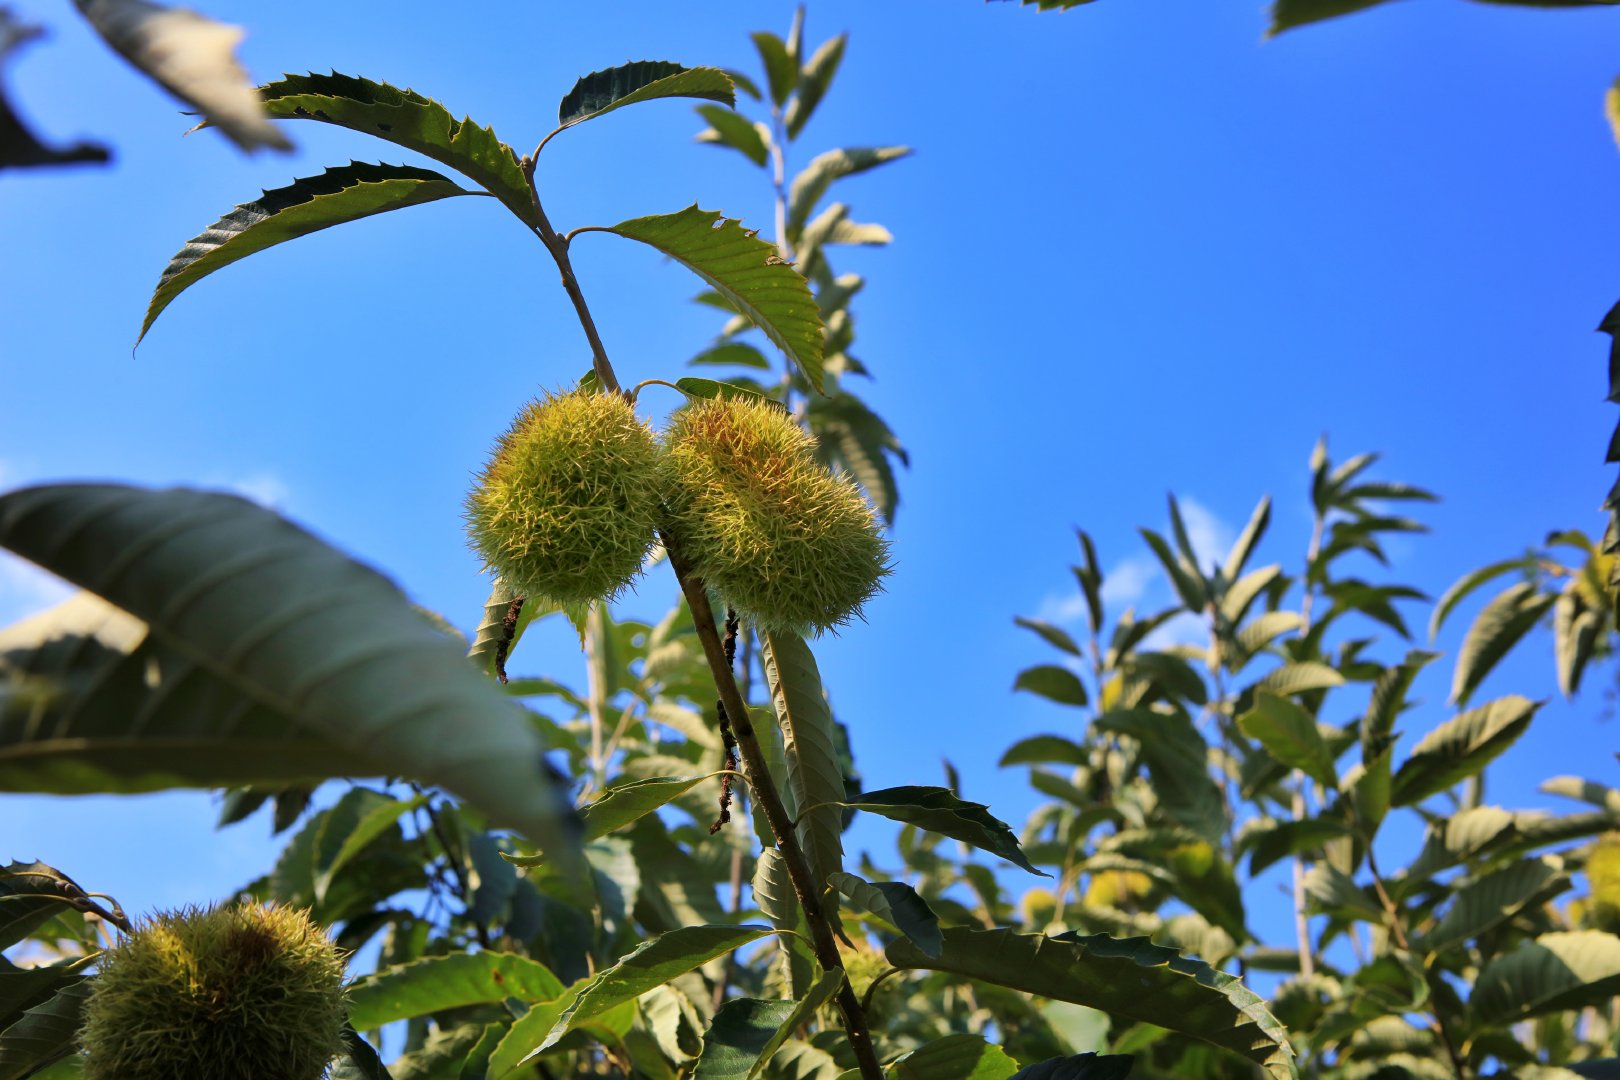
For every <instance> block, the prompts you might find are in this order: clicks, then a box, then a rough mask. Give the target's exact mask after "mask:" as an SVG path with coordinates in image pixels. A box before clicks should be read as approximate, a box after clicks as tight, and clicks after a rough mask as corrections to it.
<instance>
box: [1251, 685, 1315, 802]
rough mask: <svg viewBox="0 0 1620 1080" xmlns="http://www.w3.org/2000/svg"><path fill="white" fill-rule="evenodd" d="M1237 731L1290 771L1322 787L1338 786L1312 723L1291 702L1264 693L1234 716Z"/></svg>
mask: <svg viewBox="0 0 1620 1080" xmlns="http://www.w3.org/2000/svg"><path fill="white" fill-rule="evenodd" d="M1238 730H1240V731H1242V732H1243V734H1245V735H1247V736H1249V738H1251V739H1258V740H1260V744H1261V745H1262V746H1264V747H1265V748H1266V751H1267V752H1268V753H1269V754H1271V756H1272V757H1274V758H1276V759H1277V760H1278V761H1280V762H1282V763H1283V764H1284V765H1287V766H1288V767H1289V768H1291V769H1300V770H1302V771H1303V772H1304V773H1305V775H1307V776H1309V777H1310V778H1311V779H1312V780H1315V781H1316V782H1317V783H1319V784H1321V785H1322V786H1323V787H1325V788H1327V789H1329V790H1334V789H1337V788H1338V786H1339V775H1338V771H1337V770H1336V769H1335V768H1334V765H1333V754H1332V752H1331V751H1330V750H1329V749H1328V745H1327V743H1326V742H1324V741H1323V739H1322V733H1321V732H1320V731H1318V730H1317V729H1316V720H1315V719H1314V718H1313V717H1312V716H1311V714H1310V713H1308V712H1306V711H1305V710H1304V709H1302V708H1301V707H1300V706H1298V705H1296V704H1295V703H1294V702H1292V701H1290V700H1288V699H1287V698H1285V697H1278V696H1277V695H1276V694H1270V693H1267V692H1265V691H1264V690H1262V691H1260V692H1259V693H1257V694H1256V695H1255V697H1254V708H1252V709H1250V710H1249V711H1248V712H1246V713H1244V714H1243V715H1242V716H1240V717H1238Z"/></svg>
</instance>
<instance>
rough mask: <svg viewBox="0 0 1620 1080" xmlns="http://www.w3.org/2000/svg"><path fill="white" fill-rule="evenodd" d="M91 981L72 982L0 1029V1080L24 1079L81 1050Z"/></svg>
mask: <svg viewBox="0 0 1620 1080" xmlns="http://www.w3.org/2000/svg"><path fill="white" fill-rule="evenodd" d="M89 996H90V980H89V979H84V980H81V981H79V982H75V983H71V984H70V985H68V986H65V987H63V988H62V989H61V990H59V991H57V992H56V993H55V994H54V995H52V996H51V997H49V998H47V999H46V1000H45V1001H42V1002H40V1003H39V1004H38V1005H35V1006H34V1007H33V1008H31V1009H28V1010H26V1011H25V1012H24V1013H23V1014H22V1015H21V1016H19V1017H17V1018H16V1019H15V1020H13V1021H12V1022H11V1023H10V1024H9V1025H7V1026H6V1027H4V1028H0V1080H21V1078H22V1077H25V1076H29V1075H31V1074H32V1073H33V1072H34V1071H35V1070H37V1069H41V1068H43V1067H44V1066H46V1065H49V1064H50V1063H51V1062H53V1061H57V1060H59V1059H61V1058H64V1057H66V1056H68V1055H69V1054H71V1053H73V1052H74V1050H76V1049H77V1048H78V1037H79V1024H80V1018H81V1016H82V1014H83V1011H84V1003H85V1001H86V999H88V997H89Z"/></svg>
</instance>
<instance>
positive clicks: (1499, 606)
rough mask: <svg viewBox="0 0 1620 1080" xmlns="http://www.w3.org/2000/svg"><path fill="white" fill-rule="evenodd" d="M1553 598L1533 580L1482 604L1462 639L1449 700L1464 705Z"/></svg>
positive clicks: (1515, 586) (1537, 619)
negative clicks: (1538, 587) (1482, 608)
mask: <svg viewBox="0 0 1620 1080" xmlns="http://www.w3.org/2000/svg"><path fill="white" fill-rule="evenodd" d="M1556 599H1557V598H1556V597H1554V596H1547V595H1544V594H1542V593H1540V592H1538V591H1537V589H1536V586H1535V585H1534V583H1532V582H1528V581H1526V582H1520V583H1519V584H1517V585H1514V586H1512V587H1510V588H1508V589H1507V590H1505V591H1504V592H1502V593H1501V594H1500V595H1498V596H1497V597H1496V599H1494V600H1492V601H1491V602H1490V603H1489V604H1486V605H1485V608H1484V610H1482V611H1481V612H1480V613H1479V615H1478V617H1477V618H1475V619H1474V624H1473V625H1472V626H1470V627H1469V628H1468V634H1467V636H1466V637H1464V638H1463V643H1462V648H1461V649H1460V650H1458V653H1457V668H1456V671H1455V673H1454V674H1453V676H1452V680H1451V700H1452V701H1454V702H1455V703H1457V704H1459V705H1466V704H1467V703H1468V699H1469V697H1470V696H1472V695H1473V693H1474V691H1475V690H1476V689H1478V688H1479V684H1480V683H1481V682H1483V681H1484V680H1485V676H1486V675H1489V674H1490V672H1491V669H1492V668H1494V667H1495V666H1496V664H1497V662H1498V661H1499V660H1501V659H1502V657H1504V656H1506V655H1507V652H1508V650H1509V649H1511V648H1513V646H1514V645H1515V644H1516V643H1517V642H1518V640H1519V639H1520V638H1522V637H1524V635H1525V634H1527V633H1529V632H1530V629H1531V627H1533V626H1535V625H1536V623H1537V622H1539V621H1540V620H1541V617H1542V616H1543V615H1545V614H1546V613H1547V609H1548V608H1550V607H1552V605H1553V603H1554V602H1555V601H1556Z"/></svg>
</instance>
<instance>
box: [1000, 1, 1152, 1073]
mask: <svg viewBox="0 0 1620 1080" xmlns="http://www.w3.org/2000/svg"><path fill="white" fill-rule="evenodd" d="M1026 2H1027V0H1026ZM1074 2H1076V3H1090V0H1074ZM1135 1060H1136V1059H1135V1058H1134V1057H1132V1056H1131V1055H1130V1054H1095V1053H1087V1054H1076V1055H1074V1056H1073V1057H1066V1058H1065V1057H1058V1058H1051V1059H1049V1060H1047V1061H1042V1062H1040V1063H1038V1064H1035V1065H1031V1066H1029V1067H1028V1068H1024V1069H1019V1070H1018V1071H1017V1072H1016V1073H1014V1074H1013V1076H1012V1080H1125V1078H1126V1077H1128V1076H1130V1074H1131V1064H1132V1062H1134V1061H1135Z"/></svg>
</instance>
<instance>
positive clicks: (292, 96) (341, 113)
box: [259, 72, 539, 227]
mask: <svg viewBox="0 0 1620 1080" xmlns="http://www.w3.org/2000/svg"><path fill="white" fill-rule="evenodd" d="M259 94H260V96H261V97H263V98H264V105H265V109H266V110H268V112H269V113H270V115H271V116H274V117H279V118H281V119H285V120H319V121H321V122H322V123H326V124H336V125H337V126H338V127H345V128H348V129H349V130H350V131H361V132H365V133H366V134H367V135H375V136H377V137H378V138H379V139H387V140H388V141H389V142H391V143H395V144H397V145H399V146H403V147H405V148H406V149H407V150H413V151H415V152H416V153H418V154H422V155H424V156H426V157H430V158H432V159H433V160H434V161H437V162H438V163H439V164H441V165H445V166H448V167H449V168H452V169H455V170H456V171H457V172H459V173H461V174H462V175H463V176H465V177H467V178H468V179H470V180H472V181H474V182H475V183H477V184H478V185H479V186H481V187H482V188H483V189H484V190H485V191H488V192H489V193H490V194H492V195H494V196H495V197H496V198H497V199H499V200H501V202H502V203H503V204H504V205H505V206H506V208H507V209H508V210H510V211H512V213H514V214H516V215H517V217H518V218H519V219H520V220H521V221H523V222H524V223H525V224H527V225H529V226H530V227H534V226H536V225H537V224H538V222H539V218H538V217H537V216H536V215H535V212H534V205H533V202H532V199H531V194H530V191H529V184H528V181H527V180H526V179H525V178H524V176H523V168H522V166H521V165H520V164H519V163H518V158H517V154H516V153H515V152H514V151H513V150H512V148H511V147H510V146H507V145H506V144H505V143H503V142H501V140H500V139H498V138H496V136H495V133H494V132H493V131H491V130H490V129H489V128H487V127H480V126H478V125H477V124H474V123H473V122H472V121H471V120H465V119H463V120H457V119H456V118H455V117H454V116H452V115H451V114H450V111H449V110H448V109H446V108H445V107H444V106H443V105H440V104H439V103H438V102H436V101H432V100H429V99H428V98H426V97H424V96H422V95H421V94H418V93H417V92H416V91H414V90H400V89H398V88H397V87H393V86H389V85H388V84H386V83H378V82H372V81H371V80H370V79H359V78H355V77H353V76H350V75H339V74H337V73H336V72H333V73H331V74H328V75H316V74H313V73H311V74H308V75H283V76H282V77H281V78H280V79H278V80H276V81H275V82H273V83H269V84H267V85H265V86H261V87H259Z"/></svg>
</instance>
